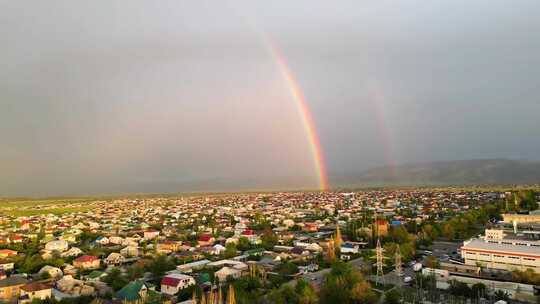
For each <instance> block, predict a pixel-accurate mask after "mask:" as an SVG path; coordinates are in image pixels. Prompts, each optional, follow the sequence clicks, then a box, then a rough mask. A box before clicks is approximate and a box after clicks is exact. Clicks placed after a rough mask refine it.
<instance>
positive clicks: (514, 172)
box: [330, 159, 540, 186]
mask: <svg viewBox="0 0 540 304" xmlns="http://www.w3.org/2000/svg"><path fill="white" fill-rule="evenodd" d="M330 182H331V184H333V185H336V186H422V185H425V186H437V185H510V184H538V183H540V162H534V161H517V160H507V159H482V160H456V161H440V162H429V163H418V164H407V165H400V166H396V167H378V168H373V169H370V170H367V171H364V172H362V173H360V174H358V175H354V174H351V175H341V176H340V175H336V176H334V177H332V178H331V181H330Z"/></svg>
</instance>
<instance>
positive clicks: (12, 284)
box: [0, 275, 28, 302]
mask: <svg viewBox="0 0 540 304" xmlns="http://www.w3.org/2000/svg"><path fill="white" fill-rule="evenodd" d="M27 283H28V280H27V279H26V277H24V276H19V275H12V276H10V277H8V278H6V279H3V280H0V301H6V302H10V301H13V300H14V299H18V298H19V295H20V289H21V287H23V286H24V285H26V284H27Z"/></svg>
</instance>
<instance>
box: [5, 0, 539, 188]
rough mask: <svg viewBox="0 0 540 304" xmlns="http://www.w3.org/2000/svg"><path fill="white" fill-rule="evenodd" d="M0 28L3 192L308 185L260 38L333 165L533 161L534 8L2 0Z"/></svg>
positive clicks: (527, 3)
mask: <svg viewBox="0 0 540 304" xmlns="http://www.w3.org/2000/svg"><path fill="white" fill-rule="evenodd" d="M0 21H1V24H2V26H1V27H0V45H1V48H0V139H1V141H2V146H1V149H0V196H15V195H20V196H22V195H63V194H94V193H111V192H134V191H136V192H155V191H175V190H176V188H175V187H176V186H175V185H179V184H184V185H185V184H186V183H189V182H193V181H200V180H213V179H231V180H250V185H252V184H253V183H256V182H257V181H258V180H260V181H261V185H260V186H261V187H264V186H265V185H264V181H265V180H268V179H272V180H276V179H279V178H283V180H286V179H289V178H292V179H294V180H295V183H297V184H298V185H305V186H310V185H317V177H316V175H315V174H314V170H313V163H312V160H311V151H310V147H309V144H308V142H307V139H306V134H305V132H304V129H303V126H302V122H301V119H300V116H299V115H298V113H297V110H296V107H295V104H294V101H293V100H292V99H291V95H290V92H289V90H288V88H287V85H286V84H285V83H284V80H283V77H282V75H281V73H280V71H279V69H278V67H277V66H276V62H274V60H273V58H272V56H271V55H270V54H269V50H268V49H267V48H266V47H265V43H264V41H263V37H262V35H267V36H268V37H272V40H273V43H274V44H275V45H277V46H278V47H279V48H280V50H281V53H283V54H284V57H285V58H286V60H287V62H288V63H289V65H290V69H291V70H292V71H293V73H294V75H295V77H296V79H297V80H298V83H299V84H300V86H301V87H302V88H303V92H304V95H305V96H306V99H307V101H308V103H309V105H310V109H311V112H312V114H313V118H314V121H315V123H316V127H317V130H318V133H319V137H320V141H321V144H322V147H323V150H324V155H325V160H326V164H327V168H328V171H329V173H330V175H332V174H341V173H352V172H361V171H362V170H365V169H367V168H371V167H376V166H382V165H385V164H391V163H395V164H404V163H410V162H423V161H435V160H454V159H480V158H510V159H527V160H540V156H539V154H538V151H540V131H539V130H540V118H539V113H540V1H537V0H523V1H522V0H518V1H503V0H484V1H480V0H479V1H470V0H447V1H421V0H409V1H363V0H355V1H312V0H301V1H281V0H280V1H247V0H246V1H200V0H198V1H133V0H129V1H128V0H126V1H73V0H69V1H0ZM269 187H270V185H269ZM181 190H186V189H181Z"/></svg>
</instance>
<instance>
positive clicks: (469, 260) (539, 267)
mask: <svg viewBox="0 0 540 304" xmlns="http://www.w3.org/2000/svg"><path fill="white" fill-rule="evenodd" d="M499 235H500V233H499ZM461 256H462V257H463V258H464V259H465V265H472V266H476V265H479V266H483V267H486V268H494V269H503V270H509V271H512V270H526V269H532V270H534V271H535V272H537V273H540V242H539V241H526V240H513V239H504V238H498V237H497V233H495V232H493V233H492V232H489V234H486V237H485V238H484V239H471V240H468V241H466V242H464V243H463V247H461Z"/></svg>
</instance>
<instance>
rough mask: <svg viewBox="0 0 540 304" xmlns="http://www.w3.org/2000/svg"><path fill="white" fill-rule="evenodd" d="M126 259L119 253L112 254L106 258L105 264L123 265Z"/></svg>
mask: <svg viewBox="0 0 540 304" xmlns="http://www.w3.org/2000/svg"><path fill="white" fill-rule="evenodd" d="M125 261H126V258H125V257H124V256H123V255H121V254H120V253H118V252H111V253H110V254H109V256H107V258H105V264H107V265H116V266H118V265H121V264H123V263H125Z"/></svg>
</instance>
